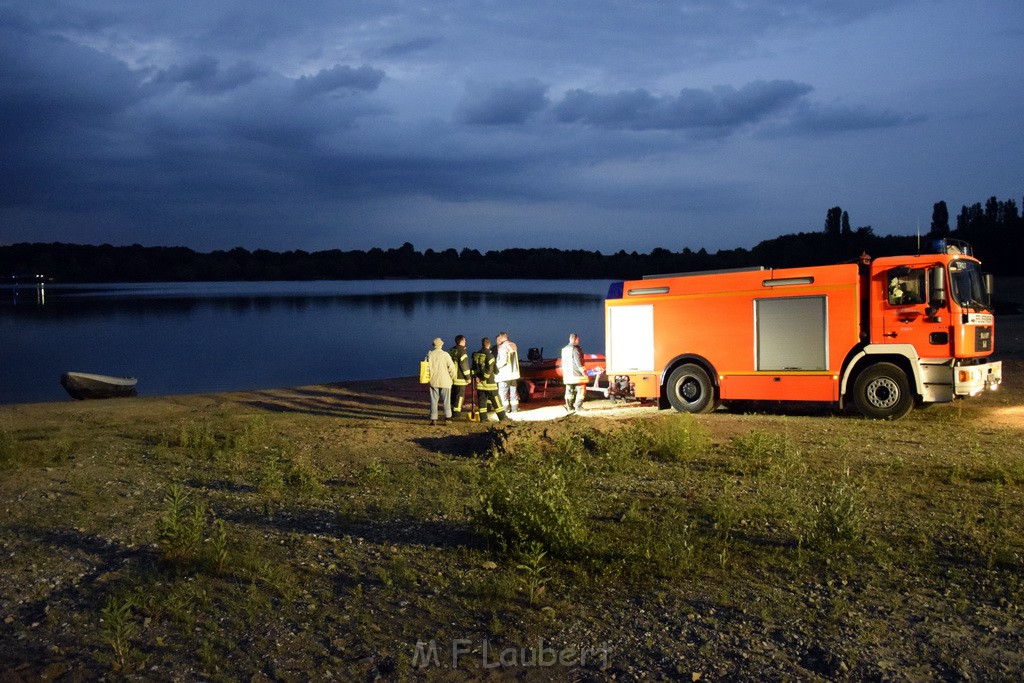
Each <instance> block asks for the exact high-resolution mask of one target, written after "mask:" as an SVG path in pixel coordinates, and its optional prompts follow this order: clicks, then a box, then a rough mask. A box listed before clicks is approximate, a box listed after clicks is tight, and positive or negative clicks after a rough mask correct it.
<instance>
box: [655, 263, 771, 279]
mask: <svg viewBox="0 0 1024 683" xmlns="http://www.w3.org/2000/svg"><path fill="white" fill-rule="evenodd" d="M759 270H770V269H769V268H765V267H764V266H750V267H747V268H722V269H720V270H691V271H688V272H685V273H666V274H665V275H644V276H643V279H644V280H657V279H660V278H663V277H691V276H695V275H722V274H723V273H753V272H755V271H759Z"/></svg>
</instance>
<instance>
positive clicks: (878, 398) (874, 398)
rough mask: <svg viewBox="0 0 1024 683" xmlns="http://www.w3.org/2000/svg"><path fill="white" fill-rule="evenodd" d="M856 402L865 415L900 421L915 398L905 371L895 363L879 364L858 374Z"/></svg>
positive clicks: (855, 389)
mask: <svg viewBox="0 0 1024 683" xmlns="http://www.w3.org/2000/svg"><path fill="white" fill-rule="evenodd" d="M853 403H854V405H855V406H857V410H858V411H860V413H861V414H862V415H864V416H865V417H871V418H875V419H879V420H897V419H899V418H901V417H903V416H904V415H906V414H907V413H909V412H910V409H911V408H913V407H914V397H913V395H912V394H911V393H910V383H909V382H907V375H906V374H905V373H904V372H903V371H902V370H900V369H899V368H898V367H897V366H895V365H893V364H892V363H877V364H875V365H872V366H871V367H869V368H867V369H866V370H864V371H863V372H862V373H860V375H859V376H858V377H857V381H856V382H854V384H853Z"/></svg>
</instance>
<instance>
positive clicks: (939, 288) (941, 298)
mask: <svg viewBox="0 0 1024 683" xmlns="http://www.w3.org/2000/svg"><path fill="white" fill-rule="evenodd" d="M928 302H929V303H930V304H931V305H932V306H934V307H940V306H945V305H946V268H945V266H934V267H933V268H932V269H931V270H930V271H929V272H928Z"/></svg>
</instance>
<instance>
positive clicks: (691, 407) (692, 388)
mask: <svg viewBox="0 0 1024 683" xmlns="http://www.w3.org/2000/svg"><path fill="white" fill-rule="evenodd" d="M665 389H666V394H667V395H668V402H669V405H671V406H672V407H673V408H675V409H676V410H678V411H679V412H681V413H708V412H711V411H712V410H714V409H715V408H716V407H717V403H716V402H715V387H714V386H713V385H712V384H711V378H710V377H708V373H706V372H704V369H703V368H701V367H700V366H699V365H694V364H693V363H687V364H685V365H680V366H679V367H678V368H676V369H675V370H673V371H672V374H671V375H669V376H668V382H667V383H666V385H665Z"/></svg>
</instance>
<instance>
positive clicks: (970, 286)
mask: <svg viewBox="0 0 1024 683" xmlns="http://www.w3.org/2000/svg"><path fill="white" fill-rule="evenodd" d="M949 280H950V285H951V286H952V288H953V292H952V294H953V300H954V301H956V302H957V303H958V304H960V305H961V306H963V307H965V308H966V307H969V306H974V307H978V306H983V307H986V308H987V307H988V302H987V301H986V297H985V288H984V286H983V285H982V279H981V269H980V268H979V267H978V264H977V263H975V262H974V261H960V260H957V261H951V262H950V264H949Z"/></svg>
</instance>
